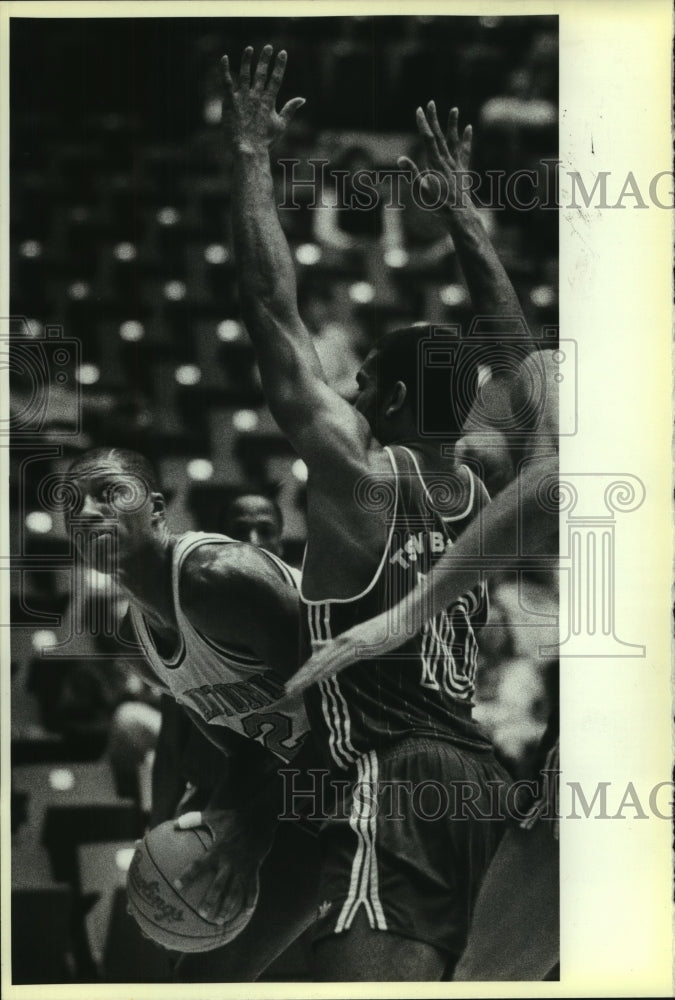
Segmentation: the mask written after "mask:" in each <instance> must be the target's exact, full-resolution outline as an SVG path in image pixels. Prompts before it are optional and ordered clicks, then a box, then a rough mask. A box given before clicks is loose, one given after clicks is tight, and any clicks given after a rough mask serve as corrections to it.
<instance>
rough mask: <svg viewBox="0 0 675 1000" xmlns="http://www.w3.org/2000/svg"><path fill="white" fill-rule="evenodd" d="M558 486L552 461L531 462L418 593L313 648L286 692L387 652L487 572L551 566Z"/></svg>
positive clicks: (440, 562)
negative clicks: (535, 561) (545, 561)
mask: <svg viewBox="0 0 675 1000" xmlns="http://www.w3.org/2000/svg"><path fill="white" fill-rule="evenodd" d="M556 481H557V457H556V456H549V457H547V458H545V459H541V460H539V461H537V462H531V463H529V464H528V465H527V466H526V467H525V469H524V470H523V471H522V472H521V474H520V475H519V476H518V477H517V478H516V479H515V480H514V481H513V482H512V483H510V484H509V486H507V487H506V489H505V490H503V492H502V493H500V494H499V496H498V497H497V498H496V499H495V500H494V502H493V503H492V504H490V505H488V506H487V507H486V508H484V510H483V511H482V512H481V515H480V516H479V517H477V518H475V519H474V520H473V521H472V522H471V524H470V525H469V526H468V528H466V530H465V531H464V532H463V533H462V535H461V536H460V537H459V539H458V540H457V541H456V542H455V544H454V545H453V546H452V548H451V549H448V550H446V552H445V553H444V554H443V555H442V556H441V558H440V559H439V560H438V562H437V563H436V565H435V566H434V568H433V569H432V570H431V572H430V573H429V574H428V575H427V578H426V580H425V582H424V584H423V586H418V587H416V588H415V589H414V590H412V591H411V592H410V593H409V594H408V595H407V596H406V597H404V598H403V600H402V601H401V602H400V603H399V604H398V605H396V606H395V607H394V608H393V609H389V610H388V611H385V612H383V613H382V614H380V615H377V616H376V617H375V618H371V619H370V621H367V622H363V623H362V624H360V625H357V626H355V627H354V628H351V629H349V631H347V632H343V633H342V635H340V636H338V637H337V638H336V639H334V640H333V641H332V642H330V643H326V645H324V646H323V647H322V648H320V649H318V650H317V651H316V652H315V653H314V655H313V656H312V657H311V658H310V659H309V660H308V661H307V663H305V664H304V666H302V667H301V668H300V670H299V671H298V672H297V674H296V675H295V676H294V677H293V678H292V679H291V681H290V682H289V683H288V684H287V685H286V690H287V692H288V693H289V694H293V695H297V694H298V693H299V692H300V691H303V690H304V689H305V688H307V687H309V686H311V685H312V684H316V683H318V681H320V680H324V679H325V678H327V677H330V676H332V675H333V674H336V673H337V672H338V671H340V670H342V669H344V667H347V666H349V664H350V663H354V662H356V661H357V660H363V659H372V658H374V657H382V656H386V655H387V653H391V652H393V651H394V650H395V649H397V648H398V647H399V646H401V645H402V644H403V643H404V642H406V640H407V639H409V638H410V637H411V636H412V635H415V634H416V633H417V632H419V631H420V630H421V629H422V627H423V625H424V623H425V622H426V621H428V620H429V619H430V618H433V617H435V616H436V615H437V614H439V613H440V612H441V611H443V610H444V609H445V608H447V607H448V606H449V605H450V604H452V603H453V602H454V601H456V600H457V599H458V598H459V597H461V596H462V594H465V593H467V591H469V590H471V589H472V588H473V587H474V586H475V585H476V584H477V583H478V582H479V580H480V579H481V577H484V576H490V573H491V572H495V571H497V570H501V569H503V568H505V567H508V568H509V569H518V568H521V567H522V568H525V567H527V566H528V565H531V562H532V556H535V555H538V556H539V564H540V561H541V557H542V556H550V559H551V562H552V563H553V564H555V563H556V562H557V555H556V553H557V530H558V514H557V510H556V508H555V503H554V502H553V500H551V499H550V498H551V496H552V495H553V496H554V495H555V482H556ZM547 498H548V499H547ZM398 623H400V624H398Z"/></svg>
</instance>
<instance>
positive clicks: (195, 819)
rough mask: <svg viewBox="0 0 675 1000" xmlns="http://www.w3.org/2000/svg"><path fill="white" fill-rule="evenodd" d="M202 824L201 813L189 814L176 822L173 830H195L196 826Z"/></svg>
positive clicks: (184, 814) (185, 814) (180, 817)
mask: <svg viewBox="0 0 675 1000" xmlns="http://www.w3.org/2000/svg"><path fill="white" fill-rule="evenodd" d="M202 823H203V818H202V814H201V813H200V812H196V811H193V812H187V813H183V815H182V816H179V817H178V819H176V820H174V824H173V828H174V830H193V829H194V828H195V827H196V826H201V825H202Z"/></svg>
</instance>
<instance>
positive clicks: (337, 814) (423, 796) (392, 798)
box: [314, 737, 511, 958]
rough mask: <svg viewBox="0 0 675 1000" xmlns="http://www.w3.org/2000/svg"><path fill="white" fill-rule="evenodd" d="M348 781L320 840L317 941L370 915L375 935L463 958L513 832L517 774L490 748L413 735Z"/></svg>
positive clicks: (366, 759)
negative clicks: (508, 808) (487, 876)
mask: <svg viewBox="0 0 675 1000" xmlns="http://www.w3.org/2000/svg"><path fill="white" fill-rule="evenodd" d="M348 777H349V778H350V782H349V783H348V784H347V783H345V785H344V786H342V787H341V788H340V791H339V792H338V796H337V798H338V802H337V803H336V804H335V807H334V808H332V809H331V813H330V815H329V816H328V817H327V818H326V819H324V821H323V823H322V825H321V830H320V833H319V842H320V848H321V858H322V865H321V878H320V883H319V895H318V899H319V908H318V916H317V922H316V924H315V928H314V943H316V942H318V941H320V940H323V939H325V938H326V937H328V936H330V935H333V934H341V933H345V932H347V931H349V929H350V927H351V926H352V924H353V921H354V918H355V917H356V915H357V914H358V913H359V912H361V911H365V914H366V916H367V918H368V922H369V925H370V927H371V928H373V929H377V930H381V931H388V932H390V933H392V934H397V935H400V936H401V937H404V938H412V939H414V940H416V941H422V942H425V943H427V944H429V945H432V946H433V947H435V948H436V949H438V950H440V951H442V952H444V953H447V954H448V956H449V958H454V957H456V956H457V955H459V954H460V952H461V951H462V949H463V947H464V944H465V942H466V938H467V932H468V927H469V921H470V919H471V913H472V909H473V904H474V901H475V898H476V895H477V893H478V888H479V886H480V883H481V879H482V877H483V875H484V873H485V871H486V869H487V867H488V864H489V862H490V860H491V858H492V856H493V854H494V853H495V850H496V848H497V845H498V843H499V840H500V838H501V835H502V831H503V828H504V815H505V809H504V805H503V804H504V797H505V794H506V790H507V788H508V786H509V784H510V782H511V779H510V777H509V775H508V773H507V772H506V771H505V770H504V768H503V767H501V765H500V764H499V763H498V762H497V761H496V759H495V757H494V756H493V755H492V753H491V752H489V751H488V752H478V751H475V752H474V751H470V750H465V749H459V748H457V747H455V746H453V745H451V744H450V743H447V742H446V741H443V740H437V739H429V738H426V737H424V738H421V737H419V738H418V737H414V738H410V739H407V740H405V741H404V742H401V743H398V744H396V745H394V746H392V747H391V748H388V749H387V750H386V751H382V752H380V753H376V752H375V751H371V752H369V753H366V754H364V755H362V756H361V757H360V758H359V759H358V760H357V761H356V764H355V766H354V771H353V772H351V771H350V773H349V775H348ZM340 778H342V775H340Z"/></svg>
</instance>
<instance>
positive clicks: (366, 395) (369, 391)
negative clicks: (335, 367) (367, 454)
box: [354, 351, 378, 436]
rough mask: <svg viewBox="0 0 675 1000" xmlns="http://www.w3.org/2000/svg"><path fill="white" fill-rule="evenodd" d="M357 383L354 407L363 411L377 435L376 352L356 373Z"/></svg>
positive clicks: (370, 355)
mask: <svg viewBox="0 0 675 1000" xmlns="http://www.w3.org/2000/svg"><path fill="white" fill-rule="evenodd" d="M356 384H357V385H358V387H359V389H358V394H357V396H356V399H355V400H354V407H355V409H357V410H358V411H359V413H362V414H363V416H364V417H365V418H366V420H367V421H368V426H369V427H370V429H371V431H372V432H373V434H375V435H376V436H377V399H378V393H377V382H376V376H375V352H374V351H372V352H371V353H370V354H369V355H368V357H367V358H366V360H365V361H364V362H363V365H362V367H361V368H360V369H359V370H358V372H357V373H356Z"/></svg>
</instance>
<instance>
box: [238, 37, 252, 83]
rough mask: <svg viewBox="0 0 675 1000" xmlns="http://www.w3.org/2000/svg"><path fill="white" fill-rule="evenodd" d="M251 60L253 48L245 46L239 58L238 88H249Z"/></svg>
mask: <svg viewBox="0 0 675 1000" xmlns="http://www.w3.org/2000/svg"><path fill="white" fill-rule="evenodd" d="M252 60H253V46H252V45H247V46H246V48H245V49H244V51H243V53H242V57H241V66H240V67H239V86H240V87H241V86H244V85H245V86H247V87H250V86H251V61H252Z"/></svg>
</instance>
